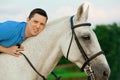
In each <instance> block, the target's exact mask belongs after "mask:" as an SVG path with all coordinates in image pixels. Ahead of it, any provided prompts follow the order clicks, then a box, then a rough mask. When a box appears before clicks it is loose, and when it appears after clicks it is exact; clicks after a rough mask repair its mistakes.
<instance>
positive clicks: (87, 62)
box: [67, 16, 104, 71]
mask: <svg viewBox="0 0 120 80" xmlns="http://www.w3.org/2000/svg"><path fill="white" fill-rule="evenodd" d="M73 17H74V16H72V17H71V18H70V23H71V30H72V37H71V40H70V44H69V47H68V51H67V59H68V56H69V51H70V47H71V44H72V40H73V37H74V39H75V42H76V43H77V46H78V48H79V51H80V52H81V54H82V56H83V58H84V60H85V62H84V63H83V65H82V67H81V71H84V69H85V67H86V66H87V65H88V66H90V64H89V63H90V61H92V60H93V59H95V58H96V57H98V56H99V55H101V54H103V53H104V52H103V51H100V52H98V53H96V54H94V55H92V56H91V57H88V56H87V54H86V52H85V51H84V49H83V47H82V45H81V43H80V41H79V40H78V38H77V35H76V33H75V30H74V29H75V28H78V27H84V26H91V24H90V23H82V24H78V25H74V24H73Z"/></svg>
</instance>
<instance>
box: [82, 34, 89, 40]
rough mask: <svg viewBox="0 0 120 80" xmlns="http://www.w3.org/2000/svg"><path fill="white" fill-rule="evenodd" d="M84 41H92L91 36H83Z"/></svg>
mask: <svg viewBox="0 0 120 80" xmlns="http://www.w3.org/2000/svg"><path fill="white" fill-rule="evenodd" d="M82 39H84V40H90V36H89V35H85V36H82Z"/></svg>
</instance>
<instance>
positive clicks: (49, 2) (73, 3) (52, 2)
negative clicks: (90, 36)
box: [0, 0, 120, 25]
mask: <svg viewBox="0 0 120 80" xmlns="http://www.w3.org/2000/svg"><path fill="white" fill-rule="evenodd" d="M82 3H88V4H89V5H90V9H89V17H88V21H89V22H91V23H92V24H95V25H96V24H112V23H114V22H116V23H119V24H120V0H0V22H4V21H6V20H15V21H26V18H27V17H28V15H29V13H30V11H31V10H33V9H34V8H42V9H44V10H45V11H46V12H47V13H48V17H49V20H48V22H49V21H52V20H54V19H57V18H60V17H63V16H72V15H74V14H75V13H76V11H77V9H78V7H79V6H80V5H81V4H82Z"/></svg>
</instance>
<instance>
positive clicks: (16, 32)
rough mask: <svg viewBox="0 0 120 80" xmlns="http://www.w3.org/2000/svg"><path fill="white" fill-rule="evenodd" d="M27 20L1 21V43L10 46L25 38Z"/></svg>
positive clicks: (19, 42)
mask: <svg viewBox="0 0 120 80" xmlns="http://www.w3.org/2000/svg"><path fill="white" fill-rule="evenodd" d="M25 29H26V22H16V21H6V22H3V23H0V45H1V46H4V47H10V46H13V45H16V44H21V43H22V42H23V41H24V40H25Z"/></svg>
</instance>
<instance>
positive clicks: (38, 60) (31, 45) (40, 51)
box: [23, 19, 67, 76]
mask: <svg viewBox="0 0 120 80" xmlns="http://www.w3.org/2000/svg"><path fill="white" fill-rule="evenodd" d="M66 21H67V19H66V20H65V19H64V20H63V21H60V22H59V23H57V22H56V23H54V24H50V25H48V26H47V27H46V29H45V30H44V31H43V32H41V34H39V35H38V36H36V37H33V38H29V39H27V40H26V41H25V42H24V43H23V44H24V46H25V54H26V55H28V56H29V58H30V60H31V61H32V62H33V63H34V65H35V67H36V68H37V69H39V71H40V73H42V74H43V75H45V76H47V75H48V74H49V73H50V72H51V70H52V69H53V68H54V67H55V66H56V64H57V62H58V61H59V59H60V58H61V56H62V53H61V52H60V47H59V43H58V41H59V39H60V37H61V35H64V31H65V30H66V29H67V26H66V25H63V23H66Z"/></svg>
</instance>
